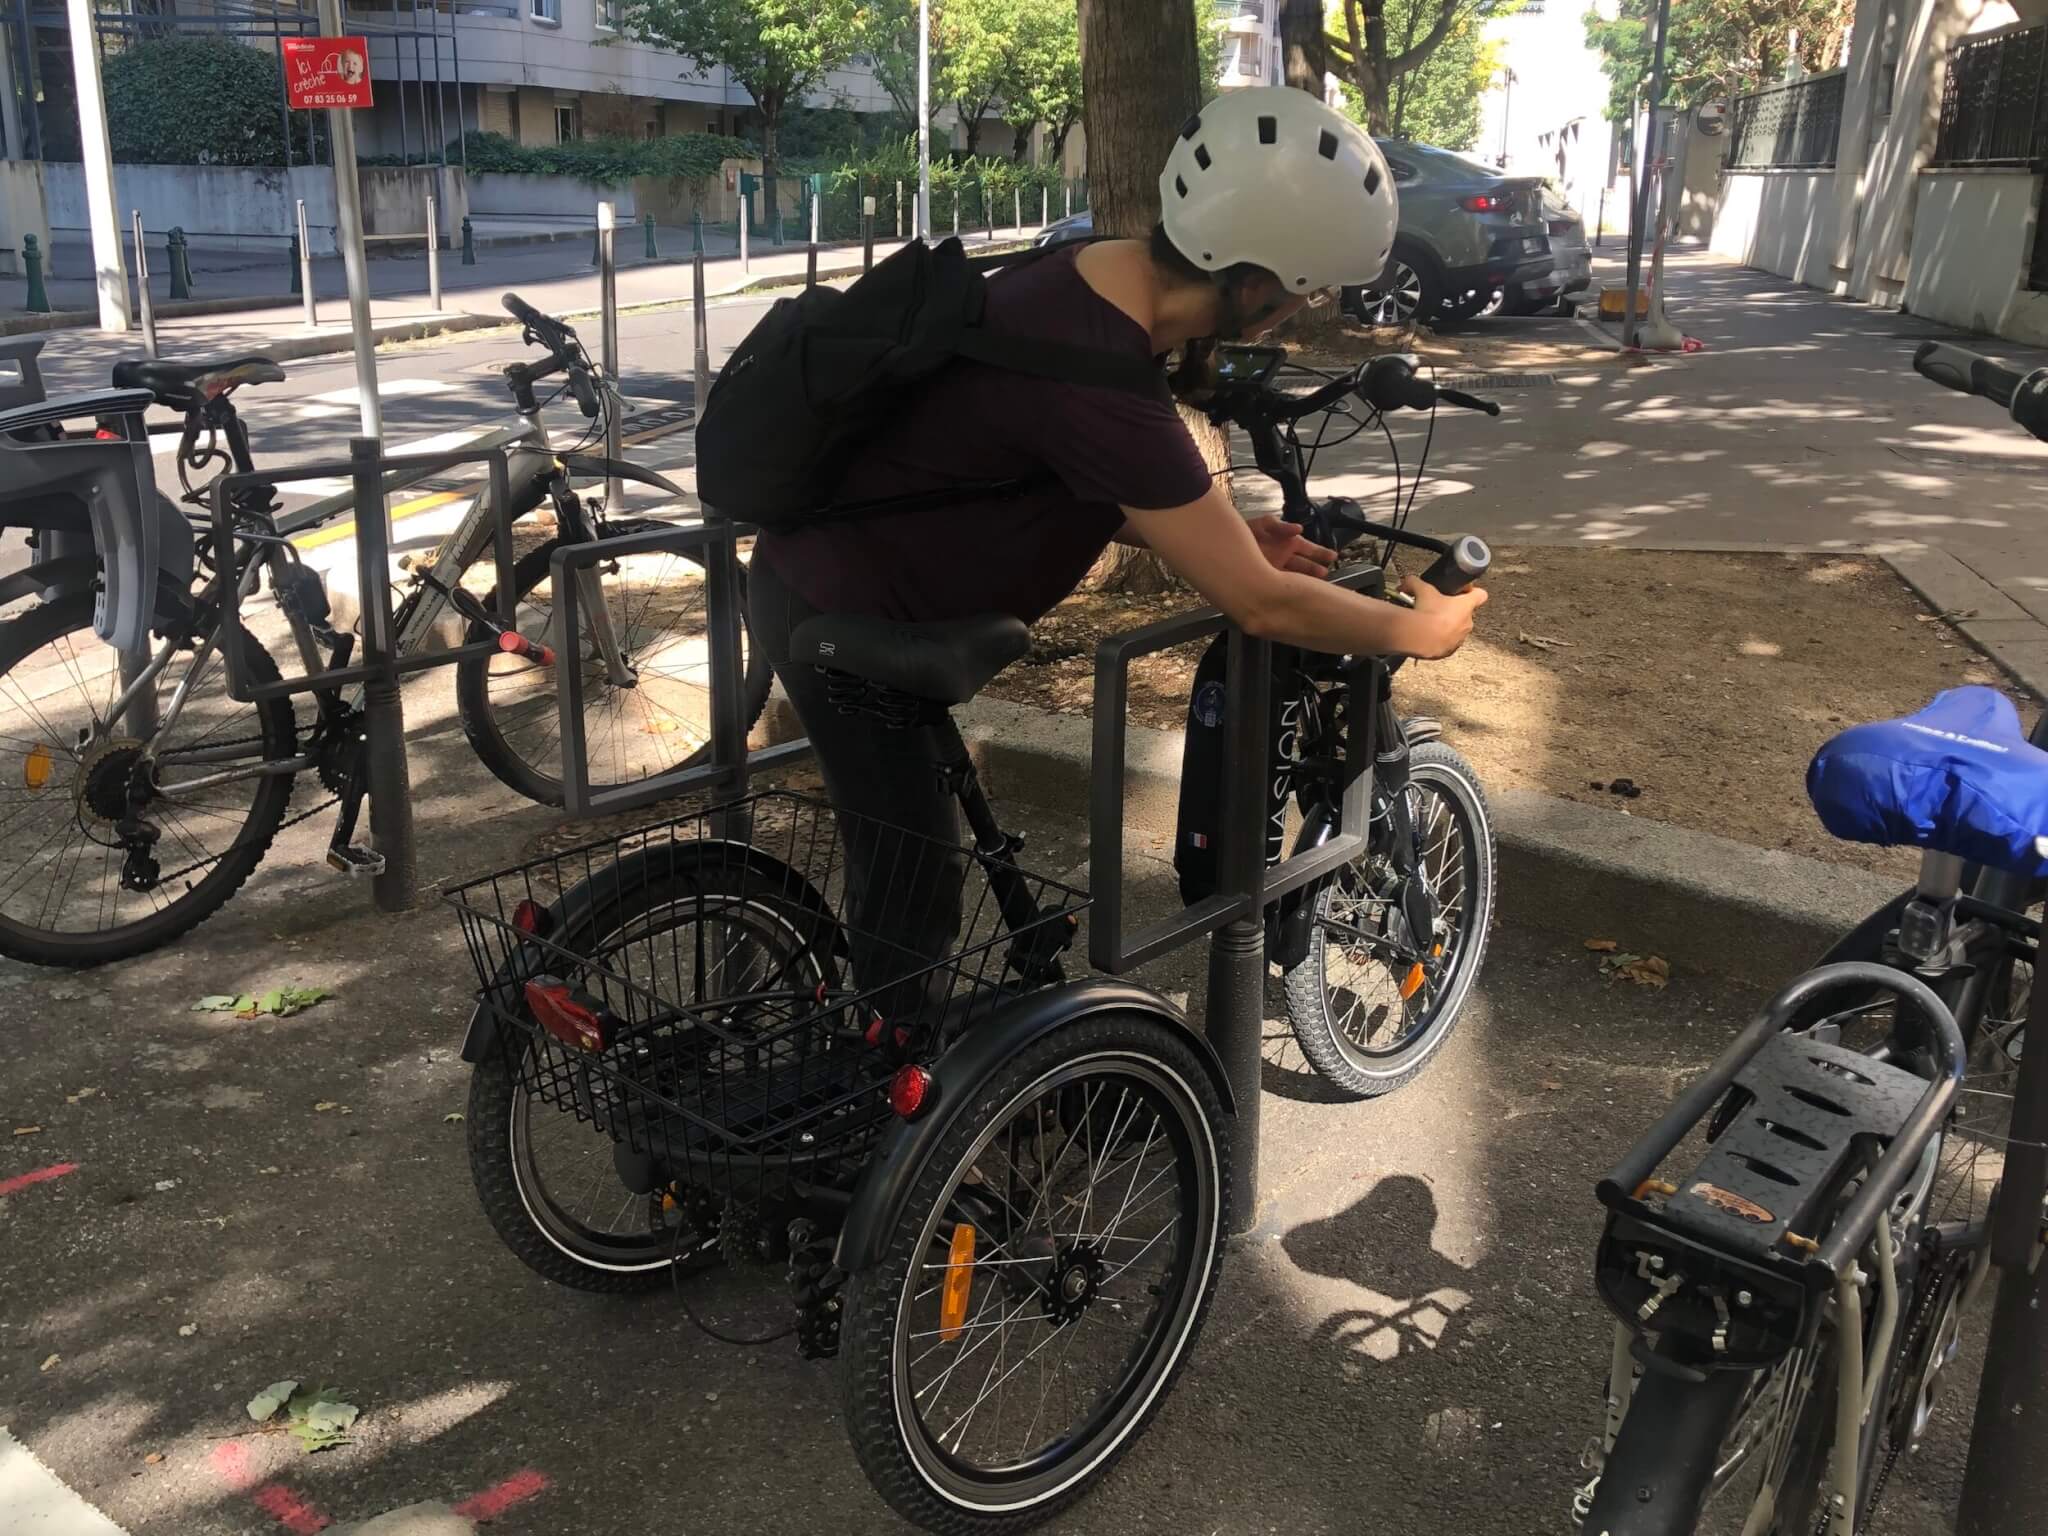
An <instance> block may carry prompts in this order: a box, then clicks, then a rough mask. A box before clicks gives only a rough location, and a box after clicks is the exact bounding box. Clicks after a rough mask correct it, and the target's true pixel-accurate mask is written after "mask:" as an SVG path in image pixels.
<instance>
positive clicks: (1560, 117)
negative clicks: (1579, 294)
mask: <svg viewBox="0 0 2048 1536" xmlns="http://www.w3.org/2000/svg"><path fill="white" fill-rule="evenodd" d="M1585 10H1586V8H1585V6H1584V5H1581V4H1576V3H1565V0H1551V3H1550V4H1549V5H1546V6H1542V7H1538V8H1535V9H1533V10H1531V11H1524V12H1517V13H1515V14H1512V15H1508V16H1503V17H1499V18H1497V19H1495V20H1492V21H1489V22H1487V23H1486V37H1487V39H1488V41H1492V42H1498V43H1499V44H1500V45H1501V47H1500V62H1501V63H1502V65H1504V66H1505V67H1506V68H1508V69H1512V70H1513V71H1514V73H1515V80H1514V84H1513V85H1512V86H1509V87H1506V88H1505V89H1503V88H1499V87H1496V88H1495V89H1492V90H1489V91H1487V92H1486V93H1485V94H1484V95H1483V96H1481V97H1480V99H1479V111H1480V128H1479V142H1478V143H1477V144H1475V145H1473V147H1472V151H1471V152H1472V153H1473V154H1474V155H1477V156H1478V157H1480V158H1481V159H1483V160H1495V159H1498V158H1499V157H1500V154H1501V146H1502V143H1503V140H1505V143H1506V146H1507V164H1508V169H1509V170H1511V171H1514V172H1515V173H1516V174H1518V175H1523V176H1549V177H1554V178H1555V179H1557V181H1558V182H1559V183H1560V184H1561V185H1562V186H1563V187H1564V191H1565V196H1566V199H1567V200H1568V201H1569V202H1570V203H1571V204H1572V206H1573V207H1574V208H1577V209H1578V210H1579V211H1580V212H1581V213H1582V214H1584V215H1585V216H1586V218H1587V223H1588V227H1589V228H1590V227H1591V220H1592V215H1593V212H1594V208H1595V205H1596V204H1597V203H1598V202H1599V193H1600V187H1601V186H1602V184H1603V183H1605V181H1606V179H1607V147H1608V141H1609V137H1610V134H1611V132H1612V125H1610V124H1609V123H1608V122H1607V120H1606V118H1605V117H1604V116H1603V113H1604V112H1605V111H1606V107H1607V77H1606V76H1605V75H1604V74H1602V73H1601V72H1600V55H1599V54H1598V53H1597V52H1595V51H1594V50H1593V49H1592V48H1591V47H1589V46H1588V45H1587V43H1586V22H1585ZM1609 200H1610V202H1611V201H1612V200H1613V199H1612V198H1611V197H1610V199H1609Z"/></svg>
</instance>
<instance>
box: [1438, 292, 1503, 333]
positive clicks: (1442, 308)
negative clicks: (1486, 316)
mask: <svg viewBox="0 0 2048 1536" xmlns="http://www.w3.org/2000/svg"><path fill="white" fill-rule="evenodd" d="M1493 302H1494V293H1493V290H1490V289H1484V288H1475V289H1473V290H1472V291H1471V292H1470V293H1466V294H1463V295H1461V296H1459V297H1458V298H1455V299H1445V300H1444V301H1443V302H1442V303H1441V304H1439V305H1438V306H1437V310H1436V314H1435V316H1434V317H1433V318H1432V319H1431V320H1430V322H1429V323H1430V324H1431V325H1438V326H1440V325H1462V324H1463V323H1464V322H1465V321H1467V320H1470V319H1472V318H1474V317H1475V316H1477V315H1479V314H1481V313H1482V312H1484V311H1485V310H1487V309H1488V308H1490V307H1491V306H1492V304H1493Z"/></svg>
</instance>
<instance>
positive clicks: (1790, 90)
mask: <svg viewBox="0 0 2048 1536" xmlns="http://www.w3.org/2000/svg"><path fill="white" fill-rule="evenodd" d="M1846 78H1847V77H1846V75H1845V74H1844V72H1843V71H1841V70H1839V69H1837V70H1830V71H1829V72H1828V73H1827V74H1825V75H1809V76H1808V77H1807V78H1806V79H1804V80H1795V81H1793V82H1792V83H1791V84H1789V85H1774V86H1772V87H1771V88H1770V89H1769V90H1767V91H1757V92H1755V93H1754V94H1752V95H1749V96H1738V97H1736V98H1735V103H1734V106H1733V107H1732V108H1731V109H1730V110H1729V114H1728V117H1729V126H1728V168H1729V169H1730V170H1761V169H1765V168H1767V167H1771V166H1823V165H1833V164H1834V163H1835V143H1836V141H1837V140H1838V139H1839V138H1840V137H1841V135H1842V90H1843V85H1844V82H1845V80H1846Z"/></svg>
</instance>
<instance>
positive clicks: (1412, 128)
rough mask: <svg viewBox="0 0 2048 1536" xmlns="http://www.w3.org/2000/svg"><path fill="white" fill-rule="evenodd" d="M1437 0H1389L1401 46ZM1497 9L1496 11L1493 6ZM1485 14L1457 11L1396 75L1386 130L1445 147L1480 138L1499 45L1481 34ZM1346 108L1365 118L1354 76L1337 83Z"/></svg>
mask: <svg viewBox="0 0 2048 1536" xmlns="http://www.w3.org/2000/svg"><path fill="white" fill-rule="evenodd" d="M1435 9H1436V5H1435V0H1388V3H1387V15H1388V31H1389V33H1390V34H1391V35H1392V37H1393V39H1394V41H1395V42H1396V43H1397V44H1399V45H1400V46H1401V47H1402V48H1403V49H1404V50H1405V49H1406V48H1407V47H1409V46H1412V42H1413V39H1414V38H1415V37H1416V36H1418V35H1419V34H1420V33H1421V32H1422V30H1423V29H1424V27H1425V26H1426V25H1427V21H1428V17H1429V16H1430V15H1432V14H1433V13H1434V11H1435ZM1496 14H1499V12H1498V11H1497V12H1496ZM1485 30H1486V28H1485V19H1484V18H1482V17H1480V16H1479V15H1477V14H1473V13H1468V14H1465V15H1462V16H1460V17H1459V18H1458V19H1457V20H1456V21H1454V22H1453V23H1452V25H1451V28H1450V31H1449V32H1448V33H1446V34H1445V36H1444V40H1443V42H1441V43H1440V44H1438V46H1437V48H1436V51H1435V52H1433V53H1431V54H1430V55H1429V57H1428V58H1426V59H1424V60H1423V61H1422V63H1421V64H1419V65H1417V66H1416V67H1415V68H1414V69H1411V70H1409V71H1407V72H1406V73H1405V74H1401V75H1397V76H1396V77H1395V78H1394V82H1393V88H1392V90H1391V92H1390V94H1389V99H1388V104H1387V123H1386V128H1385V130H1384V131H1385V132H1387V133H1389V134H1391V135H1392V136H1393V137H1395V138H1397V139H1416V140H1419V141H1420V142H1422V143H1424V144H1437V145H1441V146H1442V147H1443V148H1445V149H1470V148H1472V147H1473V145H1474V144H1476V143H1477V142H1478V139H1479V127H1480V111H1479V103H1480V98H1481V97H1482V96H1484V95H1485V94H1486V89H1487V86H1488V84H1489V83H1490V81H1491V80H1492V78H1493V75H1494V72H1495V70H1496V69H1497V68H1498V67H1499V63H1500V51H1501V49H1500V44H1499V43H1497V42H1489V41H1488V40H1487V38H1486V36H1485ZM1341 84H1342V85H1343V88H1344V110H1345V112H1346V113H1347V114H1348V115H1349V116H1350V117H1352V118H1353V119H1354V120H1356V121H1358V122H1360V123H1366V122H1367V121H1368V119H1367V113H1366V109H1365V98H1364V96H1363V95H1362V94H1361V93H1360V91H1359V89H1358V86H1357V84H1356V83H1355V82H1354V81H1352V80H1344V81H1342V82H1341Z"/></svg>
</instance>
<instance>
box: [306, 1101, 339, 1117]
mask: <svg viewBox="0 0 2048 1536" xmlns="http://www.w3.org/2000/svg"><path fill="white" fill-rule="evenodd" d="M339 1108H341V1105H340V1103H339V1101H337V1100H334V1099H322V1100H321V1101H320V1102H319V1103H318V1104H315V1105H314V1106H313V1113H314V1114H316V1115H324V1114H326V1113H327V1111H328V1110H330V1109H339Z"/></svg>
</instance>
